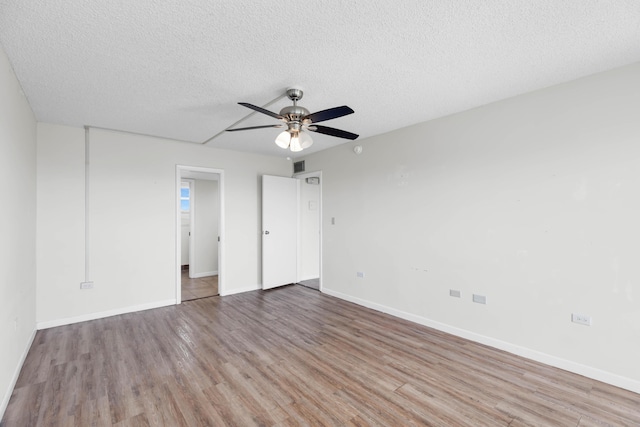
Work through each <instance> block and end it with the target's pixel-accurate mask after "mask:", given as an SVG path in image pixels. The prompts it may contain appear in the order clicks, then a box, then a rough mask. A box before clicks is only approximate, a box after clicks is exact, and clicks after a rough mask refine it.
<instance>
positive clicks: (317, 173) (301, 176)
mask: <svg viewBox="0 0 640 427" xmlns="http://www.w3.org/2000/svg"><path fill="white" fill-rule="evenodd" d="M309 177H318V178H320V188H319V190H320V197H318V211H319V212H318V213H319V218H318V221H320V236H319V240H320V241H319V245H320V247H319V248H318V251H319V259H318V263H319V265H318V275H319V279H318V281H319V289H318V290H319V291H320V292H322V266H323V264H322V241H323V235H324V234H323V230H322V225H323V220H322V218H323V208H322V183H323V179H322V171H321V170H320V171H312V172H300V173H295V174H293V176H292V178H295V179H305V178H309ZM299 191H300V190H299V188H298V199H299V198H300V194H299ZM298 205H299V203H298ZM299 209H300V206H298V277H297V280H298V281H300V268H299V267H300V261H299V260H300V259H301V256H300V255H301V254H300V237H299V236H300V210H299Z"/></svg>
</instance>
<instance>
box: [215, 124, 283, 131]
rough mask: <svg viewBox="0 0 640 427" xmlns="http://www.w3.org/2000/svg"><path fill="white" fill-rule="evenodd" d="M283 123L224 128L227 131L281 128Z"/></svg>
mask: <svg viewBox="0 0 640 427" xmlns="http://www.w3.org/2000/svg"><path fill="white" fill-rule="evenodd" d="M283 126H284V125H263V126H249V127H246V128H235V129H225V130H226V131H227V132H235V131H237V130H250V129H264V128H281V127H283Z"/></svg>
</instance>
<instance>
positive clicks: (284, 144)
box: [276, 130, 291, 150]
mask: <svg viewBox="0 0 640 427" xmlns="http://www.w3.org/2000/svg"><path fill="white" fill-rule="evenodd" d="M290 142H291V134H290V133H289V131H286V130H285V131H284V132H280V134H279V135H278V137H277V138H276V145H277V146H278V147H280V148H284V149H285V150H286V149H287V148H289V143H290Z"/></svg>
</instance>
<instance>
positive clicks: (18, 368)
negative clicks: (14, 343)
mask: <svg viewBox="0 0 640 427" xmlns="http://www.w3.org/2000/svg"><path fill="white" fill-rule="evenodd" d="M37 331H38V330H37V329H34V330H33V332H32V333H31V338H29V342H28V343H27V345H26V347H25V348H24V351H23V352H22V356H21V357H20V361H19V362H18V365H17V366H16V369H15V371H14V372H13V376H12V377H11V382H10V383H9V387H8V388H7V393H6V394H5V395H4V397H3V398H2V404H1V405H0V420H1V419H2V418H3V417H4V412H5V411H6V410H7V406H9V400H11V395H12V394H13V389H14V388H15V386H16V383H17V382H18V377H19V376H20V371H21V370H22V366H23V365H24V361H25V360H26V359H27V354H29V350H30V349H31V345H32V344H33V340H34V339H35V338H36V332H37Z"/></svg>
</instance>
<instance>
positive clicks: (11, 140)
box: [0, 46, 36, 419]
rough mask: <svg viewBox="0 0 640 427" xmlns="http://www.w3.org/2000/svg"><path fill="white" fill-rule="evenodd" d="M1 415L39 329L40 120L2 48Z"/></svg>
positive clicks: (0, 162)
mask: <svg viewBox="0 0 640 427" xmlns="http://www.w3.org/2000/svg"><path fill="white" fill-rule="evenodd" d="M0 93H1V94H2V96H0V197H2V209H0V347H1V348H2V349H1V350H0V398H1V399H2V400H1V401H0V419H2V415H3V414H4V411H5V409H6V407H7V404H8V403H9V398H10V397H11V391H12V390H13V386H14V384H15V382H16V380H17V378H18V374H19V372H20V368H21V367H22V362H23V361H24V357H25V356H26V353H27V351H28V350H29V346H30V345H31V342H32V340H33V337H34V334H35V330H36V295H35V293H36V122H35V118H34V116H33V112H32V111H31V108H30V107H29V103H28V102H27V100H26V98H25V97H24V95H23V94H22V91H21V89H20V85H19V83H18V81H17V79H16V77H15V75H14V73H13V70H12V69H11V65H10V64H9V61H8V59H7V57H6V55H5V52H4V49H3V48H2V47H1V46H0Z"/></svg>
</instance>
